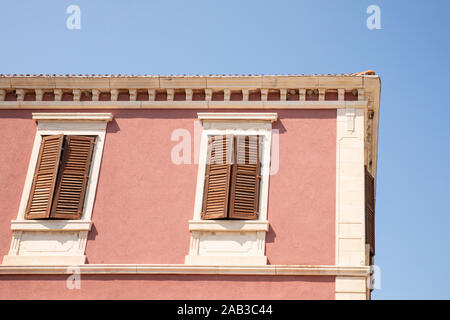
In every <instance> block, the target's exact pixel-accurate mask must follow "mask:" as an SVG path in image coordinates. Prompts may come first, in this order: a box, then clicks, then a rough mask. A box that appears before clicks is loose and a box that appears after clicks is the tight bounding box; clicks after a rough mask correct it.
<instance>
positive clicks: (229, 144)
mask: <svg viewBox="0 0 450 320" xmlns="http://www.w3.org/2000/svg"><path fill="white" fill-rule="evenodd" d="M232 150H233V136H226V135H223V136H212V137H211V138H210V139H209V141H208V158H207V165H206V175H205V189H204V193H203V209H202V219H220V218H226V217H227V212H228V196H229V185H230V175H231V162H232Z"/></svg>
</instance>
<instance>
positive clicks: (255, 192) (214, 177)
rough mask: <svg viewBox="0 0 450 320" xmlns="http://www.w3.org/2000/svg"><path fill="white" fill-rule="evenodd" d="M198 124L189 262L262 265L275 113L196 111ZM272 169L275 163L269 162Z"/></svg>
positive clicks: (263, 263) (267, 224) (267, 229)
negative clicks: (197, 148)
mask: <svg viewBox="0 0 450 320" xmlns="http://www.w3.org/2000/svg"><path fill="white" fill-rule="evenodd" d="M198 118H199V120H201V124H202V133H201V142H200V149H199V158H198V159H199V163H198V174H197V189H196V195H195V204H194V214H193V219H192V220H190V221H189V231H190V248H189V254H188V255H186V257H185V264H189V265H214V266H225V265H226V266H229V265H237V266H242V265H266V264H267V257H266V256H265V239H266V233H267V232H268V231H269V221H268V219H267V204H268V192H269V176H270V172H271V170H270V169H271V159H272V158H273V159H274V160H275V161H274V162H276V163H278V150H277V149H276V148H274V150H273V152H272V140H274V145H275V146H277V145H278V135H272V123H273V122H275V121H276V120H277V118H278V116H277V114H276V113H221V112H209V113H199V114H198ZM274 168H276V166H274Z"/></svg>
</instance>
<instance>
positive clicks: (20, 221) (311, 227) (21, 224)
mask: <svg viewBox="0 0 450 320" xmlns="http://www.w3.org/2000/svg"><path fill="white" fill-rule="evenodd" d="M379 99H380V78H379V77H378V76H377V75H375V74H374V73H373V72H372V71H368V72H362V73H357V74H347V75H314V76H313V75H311V76H306V75H294V76H291V75H289V76H288V75H286V76H283V75H274V76H266V75H264V76H251V75H249V76H225V75H224V76H102V75H97V76H95V75H92V76H87V75H86V76H82V75H79V76H75V75H73V76H69V75H67V76H56V75H53V76H50V75H45V76H44V75H40V76H28V75H27V76H25V75H7V76H1V77H0V133H1V135H2V137H3V141H2V143H0V155H1V161H0V181H1V183H0V197H1V201H0V254H1V255H2V256H3V260H2V264H1V265H0V298H1V299H370V292H371V275H372V268H371V266H372V265H373V256H374V254H375V240H374V203H375V183H376V168H377V144H378V141H377V138H378V119H379Z"/></svg>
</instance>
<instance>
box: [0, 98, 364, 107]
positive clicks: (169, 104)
mask: <svg viewBox="0 0 450 320" xmlns="http://www.w3.org/2000/svg"><path fill="white" fill-rule="evenodd" d="M366 106H367V100H360V101H338V100H333V101H331V100H330V101H64V102H61V101H0V109H74V108H81V109H214V108H220V109H243V108H246V109H341V108H365V107H366Z"/></svg>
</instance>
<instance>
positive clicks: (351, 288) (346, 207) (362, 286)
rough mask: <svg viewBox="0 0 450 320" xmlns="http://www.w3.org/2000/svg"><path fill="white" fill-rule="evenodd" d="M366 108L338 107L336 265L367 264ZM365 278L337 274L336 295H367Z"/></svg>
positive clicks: (359, 296)
mask: <svg viewBox="0 0 450 320" xmlns="http://www.w3.org/2000/svg"><path fill="white" fill-rule="evenodd" d="M364 118H365V110H362V109H354V108H346V109H338V110H337V141H336V265H341V266H348V267H359V266H366V265H367V264H368V261H366V250H365V225H364V223H365V212H364V196H365V195H364V190H365V186H364V181H365V173H364V164H365V161H364V152H365V151H364V134H365V133H364V132H365V129H364V121H365V120H364ZM366 284H367V279H366V278H364V277H363V278H360V279H348V278H345V277H342V278H340V277H337V278H336V299H366V290H367V286H366ZM355 288H357V289H355Z"/></svg>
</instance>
